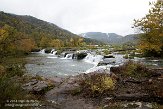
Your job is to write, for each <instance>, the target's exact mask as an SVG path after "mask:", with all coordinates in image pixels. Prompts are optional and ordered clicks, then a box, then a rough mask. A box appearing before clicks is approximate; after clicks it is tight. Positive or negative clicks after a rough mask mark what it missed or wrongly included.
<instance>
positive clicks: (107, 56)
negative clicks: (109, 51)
mask: <svg viewBox="0 0 163 109" xmlns="http://www.w3.org/2000/svg"><path fill="white" fill-rule="evenodd" d="M104 58H115V57H114V56H113V55H105V56H104Z"/></svg>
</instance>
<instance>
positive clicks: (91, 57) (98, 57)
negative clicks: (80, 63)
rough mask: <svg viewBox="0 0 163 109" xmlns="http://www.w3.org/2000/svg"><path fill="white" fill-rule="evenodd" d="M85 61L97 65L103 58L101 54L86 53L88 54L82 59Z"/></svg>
mask: <svg viewBox="0 0 163 109" xmlns="http://www.w3.org/2000/svg"><path fill="white" fill-rule="evenodd" d="M84 60H85V61H86V62H89V63H92V64H95V65H97V64H98V63H99V62H100V61H101V60H103V56H102V55H92V54H91V53H88V55H87V56H86V57H85V59H84Z"/></svg>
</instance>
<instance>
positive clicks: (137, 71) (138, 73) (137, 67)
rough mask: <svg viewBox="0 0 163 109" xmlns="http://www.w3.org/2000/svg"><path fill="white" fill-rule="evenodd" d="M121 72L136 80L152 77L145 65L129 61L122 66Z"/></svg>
mask: <svg viewBox="0 0 163 109" xmlns="http://www.w3.org/2000/svg"><path fill="white" fill-rule="evenodd" d="M121 72H122V73H123V74H124V75H126V76H131V77H135V78H141V77H147V76H149V75H150V72H149V71H148V69H147V68H146V66H145V65H143V64H141V63H136V62H133V61H128V62H126V63H125V64H124V65H123V66H121Z"/></svg>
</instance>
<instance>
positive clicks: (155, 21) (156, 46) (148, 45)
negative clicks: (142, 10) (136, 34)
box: [134, 1, 163, 56]
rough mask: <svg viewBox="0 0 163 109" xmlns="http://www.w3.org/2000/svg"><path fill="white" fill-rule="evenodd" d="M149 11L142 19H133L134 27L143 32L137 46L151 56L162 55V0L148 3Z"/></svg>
mask: <svg viewBox="0 0 163 109" xmlns="http://www.w3.org/2000/svg"><path fill="white" fill-rule="evenodd" d="M150 5H151V9H150V10H149V13H148V14H147V15H146V16H145V17H143V18H142V19H138V20H134V21H135V24H134V26H135V28H138V29H139V30H141V31H142V32H143V34H141V37H140V42H139V48H140V49H141V50H142V51H143V52H144V53H145V54H146V55H151V56H163V55H162V54H163V1H158V2H156V3H155V2H154V3H150Z"/></svg>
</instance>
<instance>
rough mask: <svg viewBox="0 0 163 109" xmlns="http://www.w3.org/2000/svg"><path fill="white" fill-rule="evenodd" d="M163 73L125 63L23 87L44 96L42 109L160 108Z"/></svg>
mask: <svg viewBox="0 0 163 109" xmlns="http://www.w3.org/2000/svg"><path fill="white" fill-rule="evenodd" d="M162 73H163V70H159V71H156V70H155V69H149V68H147V67H145V66H144V65H142V64H139V63H134V62H128V63H125V64H124V65H122V66H119V67H112V68H111V72H100V73H99V72H91V73H88V74H80V75H77V76H69V77H66V78H61V77H53V78H42V79H39V80H37V79H32V80H31V81H29V82H28V83H26V85H25V86H26V87H24V88H26V89H29V87H30V88H31V90H28V91H29V92H32V93H34V94H36V95H41V96H42V97H43V99H44V100H45V102H43V104H41V105H42V106H40V108H42V109H44V108H49V109H123V108H126V109H131V108H132V109H153V108H154V109H161V108H162V103H163V102H162V101H163V95H162V94H163V89H162V87H161V85H162V83H163V75H162ZM31 83H32V84H31ZM40 83H42V84H41V85H39V84H40ZM27 84H30V85H29V86H28V85H27ZM41 88H42V90H41ZM38 89H39V90H38ZM45 89H48V90H46V91H45ZM42 91H43V92H44V93H42Z"/></svg>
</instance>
